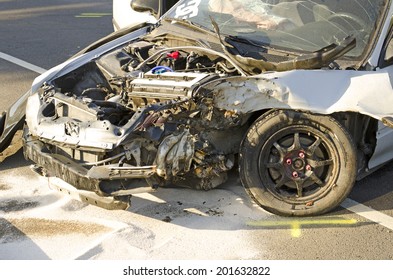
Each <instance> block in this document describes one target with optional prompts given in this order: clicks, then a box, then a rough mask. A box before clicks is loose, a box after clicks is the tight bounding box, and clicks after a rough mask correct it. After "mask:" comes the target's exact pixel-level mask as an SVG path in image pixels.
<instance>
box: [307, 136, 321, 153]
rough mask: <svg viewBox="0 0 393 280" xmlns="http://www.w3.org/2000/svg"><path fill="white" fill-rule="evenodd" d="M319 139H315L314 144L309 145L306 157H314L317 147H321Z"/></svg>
mask: <svg viewBox="0 0 393 280" xmlns="http://www.w3.org/2000/svg"><path fill="white" fill-rule="evenodd" d="M321 142H322V141H321V139H320V138H317V140H315V142H314V143H312V144H311V146H309V147H308V148H307V155H308V156H312V155H314V153H315V151H316V150H317V148H318V147H319V145H321Z"/></svg>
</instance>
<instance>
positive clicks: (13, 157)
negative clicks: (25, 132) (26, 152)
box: [0, 148, 31, 172]
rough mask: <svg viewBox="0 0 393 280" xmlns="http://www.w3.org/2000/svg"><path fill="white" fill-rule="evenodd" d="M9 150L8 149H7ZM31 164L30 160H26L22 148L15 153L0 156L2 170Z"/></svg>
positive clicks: (0, 168) (0, 169)
mask: <svg viewBox="0 0 393 280" xmlns="http://www.w3.org/2000/svg"><path fill="white" fill-rule="evenodd" d="M6 151H7V150H6ZM30 164H31V162H30V161H28V160H26V159H25V158H24V156H23V151H22V149H21V148H19V149H18V150H16V151H14V153H12V154H9V155H7V156H0V172H1V171H7V170H10V169H14V168H19V167H26V166H29V165H30Z"/></svg>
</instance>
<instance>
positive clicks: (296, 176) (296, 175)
mask: <svg viewBox="0 0 393 280" xmlns="http://www.w3.org/2000/svg"><path fill="white" fill-rule="evenodd" d="M292 177H293V178H295V179H296V178H299V173H297V172H296V171H294V172H293V173H292Z"/></svg>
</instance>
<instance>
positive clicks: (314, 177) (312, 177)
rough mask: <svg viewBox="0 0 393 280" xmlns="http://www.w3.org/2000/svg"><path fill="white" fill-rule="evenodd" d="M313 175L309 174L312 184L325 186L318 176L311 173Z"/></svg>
mask: <svg viewBox="0 0 393 280" xmlns="http://www.w3.org/2000/svg"><path fill="white" fill-rule="evenodd" d="M310 173H311V174H309V178H310V180H311V181H312V182H314V183H316V184H317V185H320V186H321V185H323V182H322V180H321V179H320V178H318V176H317V175H315V173H314V172H310Z"/></svg>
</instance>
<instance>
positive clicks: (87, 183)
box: [23, 136, 154, 196]
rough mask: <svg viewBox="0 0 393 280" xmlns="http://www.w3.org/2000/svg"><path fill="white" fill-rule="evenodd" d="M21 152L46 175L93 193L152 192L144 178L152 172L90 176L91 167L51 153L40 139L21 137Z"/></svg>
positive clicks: (118, 194)
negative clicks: (114, 175)
mask: <svg viewBox="0 0 393 280" xmlns="http://www.w3.org/2000/svg"><path fill="white" fill-rule="evenodd" d="M23 142H24V143H23V153H24V156H25V158H26V159H27V160H31V161H33V162H34V163H36V164H37V165H38V166H40V167H42V168H43V169H44V170H45V172H46V173H47V174H48V175H49V176H54V177H58V178H60V179H62V180H63V181H65V182H67V183H68V184H70V185H72V186H74V187H75V188H76V189H79V190H84V191H91V192H95V193H96V194H98V195H100V196H124V195H132V194H136V193H145V192H151V191H154V188H152V187H150V184H149V183H148V182H147V179H148V178H150V177H151V176H152V172H146V171H144V172H140V171H139V172H136V173H137V174H136V175H135V172H134V175H133V176H131V175H128V176H127V175H126V176H116V177H110V176H107V175H106V174H105V172H103V173H102V176H99V175H100V173H98V176H97V174H94V175H93V176H92V175H91V173H92V172H91V170H90V169H87V168H85V167H84V166H83V165H81V164H80V163H78V162H76V161H74V160H72V159H70V158H69V157H66V156H63V155H59V154H53V153H51V152H50V151H49V150H48V149H47V147H46V145H45V144H44V143H43V142H42V141H40V140H35V139H31V138H30V137H29V136H27V137H24V138H23Z"/></svg>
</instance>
